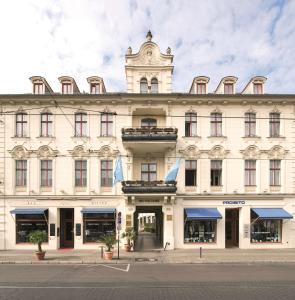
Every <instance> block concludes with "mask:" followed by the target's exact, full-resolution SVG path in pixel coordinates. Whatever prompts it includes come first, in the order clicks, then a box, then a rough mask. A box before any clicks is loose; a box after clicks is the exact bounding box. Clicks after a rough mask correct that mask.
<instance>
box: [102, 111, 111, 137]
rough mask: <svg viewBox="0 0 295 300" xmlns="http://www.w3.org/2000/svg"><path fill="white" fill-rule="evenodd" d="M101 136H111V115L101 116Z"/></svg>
mask: <svg viewBox="0 0 295 300" xmlns="http://www.w3.org/2000/svg"><path fill="white" fill-rule="evenodd" d="M100 130H101V136H112V135H113V115H112V114H102V115H101V123H100Z"/></svg>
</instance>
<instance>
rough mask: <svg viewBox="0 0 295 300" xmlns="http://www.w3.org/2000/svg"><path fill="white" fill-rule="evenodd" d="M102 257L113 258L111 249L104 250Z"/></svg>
mask: <svg viewBox="0 0 295 300" xmlns="http://www.w3.org/2000/svg"><path fill="white" fill-rule="evenodd" d="M104 259H108V260H112V259H113V252H112V251H110V252H109V251H105V252H104Z"/></svg>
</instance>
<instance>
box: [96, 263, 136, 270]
mask: <svg viewBox="0 0 295 300" xmlns="http://www.w3.org/2000/svg"><path fill="white" fill-rule="evenodd" d="M97 266H103V267H106V268H110V269H114V270H118V271H122V272H129V268H130V264H127V267H126V269H121V268H118V267H113V266H111V265H104V264H97Z"/></svg>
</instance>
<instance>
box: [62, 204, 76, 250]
mask: <svg viewBox="0 0 295 300" xmlns="http://www.w3.org/2000/svg"><path fill="white" fill-rule="evenodd" d="M60 247H61V248H74V209H73V208H61V209H60Z"/></svg>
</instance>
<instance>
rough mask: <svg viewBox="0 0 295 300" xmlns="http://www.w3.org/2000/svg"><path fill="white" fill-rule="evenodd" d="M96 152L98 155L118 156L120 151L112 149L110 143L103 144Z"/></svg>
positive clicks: (105, 156)
mask: <svg viewBox="0 0 295 300" xmlns="http://www.w3.org/2000/svg"><path fill="white" fill-rule="evenodd" d="M94 153H95V154H96V155H97V156H98V157H104V158H107V157H116V156H117V155H118V153H119V151H118V150H114V149H112V148H111V147H110V146H108V145H104V146H102V147H101V148H100V149H99V150H96V151H94Z"/></svg>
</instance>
